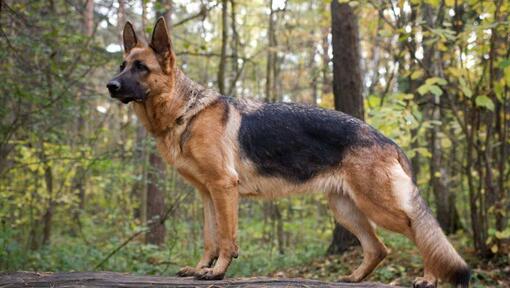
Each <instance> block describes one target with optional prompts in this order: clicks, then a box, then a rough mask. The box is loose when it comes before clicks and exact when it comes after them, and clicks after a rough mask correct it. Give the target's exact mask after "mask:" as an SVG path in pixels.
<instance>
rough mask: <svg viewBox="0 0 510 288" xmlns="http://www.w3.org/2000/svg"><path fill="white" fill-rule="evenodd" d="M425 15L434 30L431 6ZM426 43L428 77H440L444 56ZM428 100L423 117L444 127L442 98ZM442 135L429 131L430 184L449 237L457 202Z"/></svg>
mask: <svg viewBox="0 0 510 288" xmlns="http://www.w3.org/2000/svg"><path fill="white" fill-rule="evenodd" d="M422 11H423V18H424V19H425V22H426V23H427V26H428V27H430V29H433V28H435V23H434V11H433V10H432V7H431V6H430V5H428V4H423V6H422ZM438 17H441V18H442V14H440V15H439V16H438ZM441 22H442V21H437V20H436V23H441ZM426 40H427V38H424V41H423V42H424V43H425V44H424V49H423V54H424V57H423V66H424V68H425V69H426V70H427V71H428V72H429V73H432V74H433V75H437V76H438V77H441V75H440V74H441V67H440V66H439V63H441V55H440V54H439V53H440V52H439V51H436V49H435V47H434V45H433V44H429V45H427V44H426V43H427V41H426ZM427 96H428V101H427V102H428V105H427V108H425V110H426V111H424V113H423V115H424V117H427V118H428V119H429V120H431V121H432V122H433V123H441V118H442V116H441V114H443V113H444V112H443V111H442V108H441V103H440V100H441V98H440V97H436V96H434V95H432V94H429V95H427ZM425 120H427V119H425ZM440 134H441V124H433V125H432V126H431V128H430V131H429V135H430V141H429V150H430V152H431V157H430V164H429V165H430V169H429V171H430V182H431V185H432V191H433V193H434V198H435V202H436V203H435V204H436V217H437V220H438V222H439V225H440V226H441V228H442V229H443V230H444V231H445V233H447V234H450V233H454V232H455V230H456V229H457V228H458V227H459V225H458V223H456V221H455V219H456V218H455V214H456V208H455V198H454V195H452V192H451V189H449V185H448V178H449V177H448V165H447V163H445V161H444V157H443V153H442V148H441V139H440V138H439V137H440V136H439V135H440Z"/></svg>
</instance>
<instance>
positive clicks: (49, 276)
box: [0, 272, 396, 288]
mask: <svg viewBox="0 0 510 288" xmlns="http://www.w3.org/2000/svg"><path fill="white" fill-rule="evenodd" d="M149 286H150V287H326V288H327V287H336V288H348V287H362V288H376V287H396V286H389V285H384V284H379V283H369V282H366V283H332V282H322V281H317V280H307V279H300V278H293V279H287V278H264V277H257V278H242V279H226V280H220V281H200V280H194V279H193V278H176V277H159V276H135V275H129V274H124V273H114V272H64V273H44V272H43V273H34V272H13V273H0V287H149Z"/></svg>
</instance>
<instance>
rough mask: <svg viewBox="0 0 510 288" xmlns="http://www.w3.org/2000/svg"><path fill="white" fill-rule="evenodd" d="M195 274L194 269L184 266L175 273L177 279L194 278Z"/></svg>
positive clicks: (195, 270)
mask: <svg viewBox="0 0 510 288" xmlns="http://www.w3.org/2000/svg"><path fill="white" fill-rule="evenodd" d="M196 273H197V269H196V268H193V267H190V266H186V267H183V268H181V270H179V272H177V276H178V277H189V276H195V274H196Z"/></svg>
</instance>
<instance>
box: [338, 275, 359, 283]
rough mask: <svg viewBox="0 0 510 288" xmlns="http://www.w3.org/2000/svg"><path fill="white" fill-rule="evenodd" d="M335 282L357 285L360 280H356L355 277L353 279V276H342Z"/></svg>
mask: <svg viewBox="0 0 510 288" xmlns="http://www.w3.org/2000/svg"><path fill="white" fill-rule="evenodd" d="M337 281H338V282H345V283H357V282H360V281H361V279H358V278H357V277H355V276H353V275H348V276H342V277H340V278H338V280H337Z"/></svg>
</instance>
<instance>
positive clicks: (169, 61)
mask: <svg viewBox="0 0 510 288" xmlns="http://www.w3.org/2000/svg"><path fill="white" fill-rule="evenodd" d="M150 47H151V48H152V50H154V52H155V53H156V55H157V58H158V60H159V61H160V63H161V67H162V68H163V71H165V72H168V71H170V69H172V66H173V63H174V58H175V56H174V54H173V53H172V41H171V40H170V36H169V35H168V29H167V28H166V23H165V19H164V18H163V17H159V19H158V21H157V22H156V26H154V31H153V32H152V38H151V44H150Z"/></svg>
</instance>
